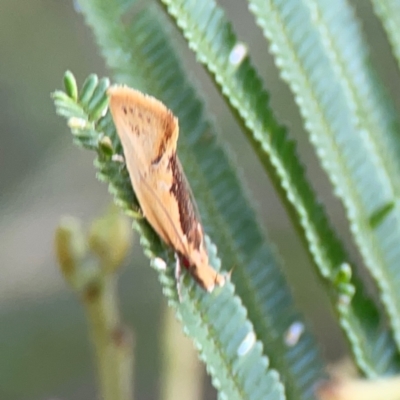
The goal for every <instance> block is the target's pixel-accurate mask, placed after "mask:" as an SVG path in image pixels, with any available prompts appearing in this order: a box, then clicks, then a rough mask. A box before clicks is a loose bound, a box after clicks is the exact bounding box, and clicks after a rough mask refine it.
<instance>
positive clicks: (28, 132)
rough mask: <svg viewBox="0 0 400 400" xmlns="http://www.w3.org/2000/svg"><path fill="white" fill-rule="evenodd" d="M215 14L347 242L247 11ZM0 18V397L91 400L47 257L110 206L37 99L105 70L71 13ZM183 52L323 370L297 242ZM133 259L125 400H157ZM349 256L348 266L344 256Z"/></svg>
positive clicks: (382, 68)
mask: <svg viewBox="0 0 400 400" xmlns="http://www.w3.org/2000/svg"><path fill="white" fill-rule="evenodd" d="M221 5H223V7H224V8H225V9H226V11H227V13H228V15H229V17H230V18H232V20H233V23H234V26H235V27H236V29H237V31H238V32H239V36H240V37H241V39H243V40H244V41H246V42H247V43H249V46H250V48H251V49H252V55H253V56H254V60H255V63H256V65H259V66H262V67H261V68H260V69H259V70H260V71H261V73H262V76H263V79H264V80H265V81H266V82H267V85H268V88H269V89H270V90H271V93H272V105H273V107H274V109H275V110H276V111H277V113H278V115H279V116H281V117H282V118H283V119H284V120H285V121H287V122H288V125H289V126H290V128H291V133H292V134H293V135H294V137H296V138H297V139H299V140H298V143H299V146H300V153H301V155H302V156H303V159H304V160H305V162H306V164H307V166H308V170H307V174H308V175H309V176H310V177H311V178H312V179H313V182H314V183H315V186H316V187H317V189H318V191H319V193H320V195H321V197H322V198H323V199H324V200H326V203H327V204H328V205H329V206H330V207H329V213H330V215H331V217H332V221H333V222H334V224H335V226H336V227H337V228H338V229H339V232H340V233H341V235H342V236H343V237H344V238H349V235H348V232H347V227H346V224H345V223H344V217H343V212H342V209H341V206H340V205H339V204H338V202H337V201H336V200H335V199H334V198H333V197H332V196H331V194H330V188H329V186H328V185H327V181H326V179H325V177H324V175H323V174H322V173H321V171H320V169H319V166H318V163H316V161H315V158H314V156H313V153H312V150H311V148H310V147H309V145H308V144H307V140H306V139H305V135H304V132H303V131H302V129H301V126H302V123H301V121H300V119H299V115H298V112H297V110H296V107H295V105H294V102H293V99H292V98H291V95H290V94H289V93H288V91H287V88H286V87H285V85H284V84H282V82H281V81H280V80H279V78H278V73H277V71H276V70H275V68H274V66H273V64H272V59H271V57H269V56H268V55H267V51H266V46H265V41H264V39H263V38H262V35H261V33H260V31H259V30H258V29H257V28H256V27H255V25H254V19H253V17H252V16H251V15H250V14H249V13H248V12H247V11H246V3H245V2H239V1H232V0H229V1H221ZM354 5H355V7H356V12H357V14H358V15H359V16H360V17H361V18H362V21H363V28H364V29H365V31H366V35H367V37H368V40H369V42H370V44H371V54H372V62H373V64H374V65H375V66H376V67H377V70H378V72H379V73H380V75H381V76H383V78H384V81H385V83H386V86H387V87H388V89H389V90H390V91H391V92H392V94H396V93H398V92H399V90H400V86H399V79H398V75H397V70H396V65H395V62H394V60H393V57H392V55H391V53H390V49H389V45H388V43H387V41H386V38H385V35H384V33H383V30H382V28H381V26H380V23H379V21H378V20H377V19H376V18H375V17H374V16H373V14H372V10H371V6H370V4H369V2H367V1H364V0H359V1H354ZM0 8H1V12H0V32H1V35H0V54H1V55H2V57H1V63H0V85H1V89H2V90H1V91H0V105H1V107H0V124H1V125H0V128H1V129H0V132H1V133H2V146H1V147H0V166H1V169H0V187H1V191H0V196H1V202H0V204H1V209H0V210H1V211H0V213H1V215H0V224H1V229H0V239H1V240H0V246H1V247H0V265H1V266H2V279H1V280H0V299H1V303H0V326H1V328H0V353H1V354H2V362H1V363H0V397H1V398H5V399H11V400H14V399H15V400H17V399H18V400H20V399H21V400H22V399H30V400H31V399H43V398H50V397H59V398H73V399H87V398H95V381H94V374H93V370H94V368H93V365H91V362H90V360H91V358H90V357H91V355H90V351H89V350H90V347H89V342H88V340H87V338H86V336H85V323H84V321H83V315H82V311H81V310H80V307H79V305H78V304H77V302H76V300H75V299H74V298H73V296H71V295H70V293H69V292H67V289H66V288H65V285H64V283H63V282H62V279H61V277H60V275H59V273H58V272H57V268H56V265H55V261H54V257H53V255H52V253H51V249H52V235H53V232H54V228H55V226H56V224H57V222H58V219H59V216H60V215H62V214H66V213H68V214H73V215H77V216H80V217H84V218H85V219H87V220H89V219H91V218H92V217H93V216H94V215H96V214H98V210H100V209H102V208H104V206H105V204H107V203H108V201H109V196H108V194H107V193H106V190H105V188H104V187H103V186H101V185H99V184H97V183H96V181H95V180H94V179H93V168H92V166H91V161H90V159H89V157H87V154H86V153H83V152H77V151H76V149H74V148H73V147H72V146H71V144H70V139H69V137H68V135H65V127H64V126H63V124H62V122H61V121H60V120H59V119H57V118H56V116H55V115H54V109H53V106H52V104H51V101H50V100H49V97H48V93H49V92H51V91H53V90H54V89H55V88H56V87H59V86H60V77H61V76H62V74H63V73H64V71H65V70H66V69H71V70H73V71H74V73H75V74H76V75H77V78H78V80H79V81H81V80H82V79H83V78H84V77H85V76H87V75H88V74H89V73H91V72H93V71H95V72H96V73H98V74H99V75H101V74H103V73H104V71H103V68H104V61H103V60H102V59H101V58H99V57H98V55H97V53H98V50H97V49H96V48H95V46H94V44H93V39H92V37H91V34H90V32H89V31H88V29H87V28H86V27H85V25H84V24H83V23H82V18H81V17H80V15H79V14H77V13H76V10H75V9H74V6H73V4H72V2H49V1H43V0H40V1H39V0H33V1H30V2H22V1H11V0H4V1H2V4H1V6H0ZM181 44H182V43H181ZM182 52H183V54H184V55H185V57H186V58H187V62H188V64H189V65H190V67H191V69H192V70H193V74H195V75H196V77H199V80H200V81H201V83H202V85H203V87H204V89H205V91H206V92H207V95H208V98H209V100H210V103H209V104H210V106H209V108H210V109H213V111H214V112H215V114H216V115H218V122H219V124H220V126H221V127H222V129H221V131H222V132H223V136H224V137H229V141H230V142H231V143H232V145H233V147H234V149H235V150H237V151H238V152H240V153H239V154H240V164H241V166H242V167H243V169H244V171H243V174H244V176H245V177H246V178H247V179H246V180H247V182H248V183H249V186H250V187H251V188H252V189H253V192H254V194H255V197H256V198H257V200H258V201H259V202H260V203H262V204H263V207H262V210H260V215H262V218H263V223H265V224H266V225H267V226H268V227H269V230H270V233H271V237H272V238H273V239H274V241H275V242H276V243H277V244H278V246H279V248H280V250H281V254H282V255H283V257H284V258H285V261H286V265H287V268H286V270H285V273H286V274H287V276H288V278H289V281H290V282H291V283H292V284H293V285H294V292H295V296H296V299H297V300H298V303H299V304H300V306H301V307H302V308H303V309H305V310H306V311H307V314H308V315H309V317H310V319H311V320H312V321H314V325H315V328H316V332H317V334H318V336H319V338H320V339H321V340H322V342H323V344H324V348H325V353H326V355H327V356H328V358H329V359H335V358H337V357H338V356H339V355H340V354H342V353H343V342H342V339H341V335H340V333H339V331H338V328H337V327H336V325H335V324H334V323H333V322H332V319H331V317H330V311H329V308H328V307H327V306H326V304H327V301H326V298H325V297H324V294H323V293H322V291H321V289H320V288H319V285H318V284H317V283H316V279H315V277H314V276H313V275H312V274H311V273H310V271H309V268H308V263H309V260H308V259H307V257H306V256H305V253H304V251H303V249H302V248H301V246H300V244H299V241H298V238H297V236H296V235H295V234H294V233H293V231H292V230H291V229H290V228H289V226H288V221H287V217H286V216H285V214H284V213H283V212H282V208H281V206H280V205H279V202H278V201H277V200H276V197H275V195H274V194H273V192H272V190H271V187H270V186H268V182H267V180H266V179H265V177H264V174H263V172H262V171H261V169H260V167H259V165H258V164H257V162H256V161H255V160H254V159H253V157H252V153H251V151H249V148H248V146H247V144H246V143H245V142H244V141H243V138H241V137H240V133H239V130H238V129H237V127H236V125H235V124H234V122H233V119H232V117H231V116H230V115H229V113H228V111H227V109H226V108H225V105H224V104H223V103H222V101H221V100H220V99H219V98H218V96H217V95H216V92H215V90H214V89H213V87H212V86H211V85H210V82H209V80H208V78H207V76H206V75H205V74H204V73H203V72H202V71H201V70H200V69H199V68H198V66H196V65H195V63H194V57H193V56H192V55H191V54H189V53H188V52H187V51H186V50H185V49H184V46H182ZM396 101H397V103H398V96H397V98H396ZM397 105H399V104H397ZM261 182H262V184H261ZM266 199H267V200H266ZM346 241H350V240H347V239H346ZM134 254H135V262H134V263H132V262H130V263H129V264H130V269H129V271H128V270H126V271H124V276H123V279H122V281H121V285H120V286H121V288H120V289H121V293H122V299H121V304H122V308H123V313H124V315H125V316H126V318H125V319H126V321H127V323H128V324H132V325H134V326H135V329H136V333H137V337H136V345H137V346H136V349H137V354H136V361H137V362H138V363H140V365H141V368H140V369H137V370H136V382H137V385H136V387H135V390H136V395H137V396H136V397H135V398H138V399H145V398H156V396H157V393H158V383H157V380H155V376H159V371H160V359H159V356H160V352H161V344H158V343H159V340H160V338H159V327H160V324H159V323H158V321H159V320H160V314H161V305H160V303H161V301H162V299H161V296H160V293H159V287H158V284H157V282H156V279H154V278H155V274H154V272H153V271H151V270H150V269H149V268H146V266H147V262H146V261H145V260H144V259H143V257H141V256H139V255H138V254H140V251H139V250H135V251H134ZM352 254H353V255H355V257H356V258H357V256H356V253H355V251H354V250H352ZM132 264H134V265H133V268H132ZM143 308H146V310H147V312H146V313H143V312H142V310H143ZM210 397H212V394H210V392H209V393H208V395H207V398H210Z"/></svg>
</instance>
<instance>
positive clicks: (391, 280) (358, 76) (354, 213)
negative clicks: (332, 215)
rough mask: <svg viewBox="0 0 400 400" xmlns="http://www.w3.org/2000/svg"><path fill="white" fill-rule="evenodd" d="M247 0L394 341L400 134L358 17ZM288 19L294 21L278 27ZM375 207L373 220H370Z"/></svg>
mask: <svg viewBox="0 0 400 400" xmlns="http://www.w3.org/2000/svg"><path fill="white" fill-rule="evenodd" d="M249 1H250V4H251V9H252V11H253V12H254V14H255V15H256V16H257V21H258V23H259V24H260V26H262V28H263V30H264V34H265V36H266V37H268V38H269V39H270V40H271V42H272V43H273V49H274V54H275V57H276V62H277V65H278V66H279V68H280V69H281V70H282V76H283V78H284V79H285V80H286V81H287V82H288V84H289V86H290V87H291V89H292V91H293V92H294V94H295V96H296V101H297V103H298V105H299V107H300V110H301V113H302V115H303V118H304V120H305V125H306V128H307V130H308V131H309V133H310V139H311V142H312V143H313V145H314V146H315V147H316V150H317V154H318V155H319V157H320V160H321V163H322V165H323V167H324V168H325V170H326V172H327V173H328V176H329V177H330V179H331V182H332V184H333V186H334V188H335V192H336V194H337V195H338V196H339V197H340V198H341V200H342V201H343V204H344V207H345V210H346V213H347V217H348V219H349V221H350V228H351V231H352V233H353V236H354V238H355V241H356V243H357V245H358V247H359V249H360V252H361V254H362V256H363V258H364V262H365V264H366V266H367V267H368V269H369V271H370V272H371V275H372V276H373V277H374V279H375V281H376V284H377V286H378V287H379V289H380V292H381V299H382V302H383V304H384V305H385V307H386V310H387V312H388V314H389V317H390V323H391V326H392V328H393V330H394V337H395V340H396V341H397V346H398V347H399V345H400V291H399V290H398V287H399V284H400V279H399V276H398V272H397V271H398V266H397V264H398V259H399V258H400V247H399V246H398V245H397V243H399V241H400V205H399V204H398V202H396V200H395V198H396V197H398V196H399V194H400V190H399V189H400V186H399V183H400V181H399V175H400V166H399V161H400V158H399V157H398V154H399V149H400V147H399V145H400V142H399V138H398V137H397V136H398V133H397V132H396V131H394V130H393V125H394V124H397V122H396V120H395V118H394V116H393V113H392V111H391V109H392V108H391V105H390V104H389V103H388V101H384V98H383V97H382V95H381V96H379V97H378V94H379V90H377V89H379V87H378V86H377V82H376V80H375V79H374V78H373V76H372V74H371V71H370V69H369V66H368V65H367V64H366V60H365V58H366V45H365V44H364V42H363V40H362V37H361V35H360V32H359V27H358V24H357V22H356V21H355V19H354V16H353V14H352V12H351V10H350V8H349V6H348V5H347V3H346V2H344V1H343V0H341V1H339V2H335V3H334V4H332V3H331V2H329V4H328V3H326V2H324V1H318V2H316V1H300V2H299V1H292V0H289V1H285V2H284V3H283V2H282V1H269V2H261V1H259V0H249ZM288 8H289V9H290V11H289V12H288ZM294 21H296V25H295V26H296V28H295V29H285V28H284V26H286V25H287V26H293V23H294ZM311 26H313V28H311ZM314 26H315V27H316V28H314ZM355 45H357V46H355ZM311 47H312V49H313V51H312V52H310V51H307V49H310V48H311ZM348 54H351V55H352V56H351V57H350V58H349V57H348ZM327 76H329V79H327ZM382 210H386V212H385V213H384V214H382V213H381V211H382ZM377 215H380V217H381V218H380V219H379V222H380V223H379V225H376V224H374V223H372V224H371V221H373V222H374V221H375V219H376V216H377ZM382 216H384V217H385V218H382ZM367 372H368V371H367ZM382 372H383V371H382ZM371 373H372V371H370V372H369V374H371Z"/></svg>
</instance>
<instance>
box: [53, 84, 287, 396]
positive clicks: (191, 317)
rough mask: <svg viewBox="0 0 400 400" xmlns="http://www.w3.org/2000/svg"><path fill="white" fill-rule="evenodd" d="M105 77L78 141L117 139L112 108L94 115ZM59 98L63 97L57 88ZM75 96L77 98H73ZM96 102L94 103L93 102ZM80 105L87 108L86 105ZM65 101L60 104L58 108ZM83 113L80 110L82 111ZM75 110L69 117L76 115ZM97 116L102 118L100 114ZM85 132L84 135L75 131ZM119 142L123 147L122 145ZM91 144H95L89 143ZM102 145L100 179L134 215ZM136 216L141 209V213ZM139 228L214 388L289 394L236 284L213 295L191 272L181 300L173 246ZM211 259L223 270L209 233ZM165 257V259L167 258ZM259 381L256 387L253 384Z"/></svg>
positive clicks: (128, 191)
mask: <svg viewBox="0 0 400 400" xmlns="http://www.w3.org/2000/svg"><path fill="white" fill-rule="evenodd" d="M104 82H105V80H103V81H100V82H99V83H98V85H97V87H96V90H95V91H94V93H93V97H92V98H91V99H90V100H91V101H90V102H89V103H88V104H89V107H88V111H89V112H88V114H87V120H88V121H90V122H91V123H93V124H94V125H97V126H101V127H102V129H95V130H93V129H87V128H84V127H83V128H76V129H75V130H74V131H73V134H74V136H75V140H82V141H81V145H82V146H83V147H86V146H85V143H96V142H97V143H98V144H99V143H100V141H101V140H103V139H104V137H108V138H110V141H111V143H116V142H117V141H118V139H117V134H116V132H115V128H114V125H113V123H112V119H111V117H110V114H109V113H108V114H107V115H106V116H105V117H103V118H102V120H101V121H97V120H96V119H93V118H91V117H90V115H92V114H93V113H94V114H96V113H95V111H96V107H95V106H96V105H97V104H99V99H101V98H103V97H106V94H105V90H106V88H107V86H106V85H105V84H104ZM55 97H58V98H59V97H60V92H56V94H55ZM71 100H72V99H71ZM90 104H92V106H90ZM76 105H77V106H78V107H79V106H81V108H82V112H83V111H84V110H83V105H82V104H79V103H76ZM59 107H60V105H58V106H57V110H58V109H59ZM79 115H80V113H79ZM73 117H74V115H70V116H69V118H73ZM97 118H98V117H97ZM98 122H99V123H98ZM77 131H80V134H79V136H77V135H76V132H77ZM117 147H118V146H117ZM89 148H90V149H92V146H90V147H89ZM101 149H102V148H101V146H100V145H99V146H98V147H97V159H96V161H95V165H96V168H97V169H98V171H99V173H98V177H99V179H100V180H102V181H105V182H107V183H108V184H109V189H110V192H111V193H112V194H113V195H114V196H115V198H116V201H117V203H119V205H120V206H122V207H123V208H124V209H125V211H126V212H127V213H128V214H129V215H132V216H133V215H135V214H136V213H135V211H136V210H137V208H138V204H137V201H136V199H135V196H134V193H133V192H132V188H131V184H130V180H129V176H128V173H127V171H126V168H125V167H124V166H123V165H122V164H121V163H120V162H119V161H115V160H114V159H113V157H112V155H110V154H108V152H106V153H104V152H102V150H101ZM136 215H137V214H136ZM134 226H135V228H136V229H137V230H138V232H139V233H140V235H141V244H142V246H143V247H144V250H145V253H146V255H147V256H148V257H149V258H150V259H151V260H152V263H153V266H154V267H155V268H156V269H157V270H158V272H159V278H160V282H161V284H162V287H163V292H164V294H165V295H166V296H167V298H168V300H169V302H170V304H171V305H172V306H173V307H174V308H175V309H176V311H177V315H178V317H179V318H181V319H182V322H183V323H184V326H185V330H186V331H187V333H188V334H189V335H190V336H191V337H192V338H193V339H194V341H195V344H196V346H197V347H198V349H199V352H200V355H201V357H202V358H203V359H204V361H205V362H206V364H207V368H208V370H209V372H210V374H211V376H212V378H213V383H214V385H215V387H216V388H217V389H218V390H220V392H221V393H222V394H223V396H224V397H225V398H226V399H243V400H244V399H261V398H266V397H269V398H271V399H276V400H280V399H284V398H285V396H284V393H283V386H282V384H281V383H280V382H279V376H278V374H277V373H276V372H275V371H273V370H269V369H268V359H267V358H266V357H265V356H263V354H262V344H261V343H260V342H259V341H257V339H256V334H255V332H254V330H253V326H252V324H251V323H250V321H249V320H248V319H247V317H246V314H247V312H246V309H245V308H244V307H243V305H242V304H241V301H240V299H239V298H238V297H237V296H235V294H234V287H233V285H232V284H231V283H230V282H228V283H227V284H226V285H225V286H224V287H223V288H218V289H216V290H214V292H213V293H212V294H210V293H206V292H205V291H204V290H202V289H200V288H199V287H198V285H197V284H196V283H195V282H194V280H193V279H192V278H191V277H190V276H189V275H188V274H186V276H185V279H184V281H183V284H182V289H183V292H182V297H183V301H182V302H179V300H178V298H177V291H176V281H175V279H174V265H175V259H174V256H173V254H172V251H171V250H169V249H166V248H165V246H163V245H162V244H161V242H160V239H159V238H158V237H157V236H156V235H155V233H154V232H153V230H152V229H151V228H150V226H149V225H148V224H147V222H146V221H145V219H143V218H139V219H135V222H134ZM206 240H207V247H208V249H209V256H210V264H211V265H213V266H214V268H216V269H218V266H219V265H220V260H219V259H218V258H217V255H216V247H215V245H213V244H212V243H211V242H210V241H209V240H208V238H206ZM163 260H166V261H163ZM253 380H255V386H253V385H252V384H249V382H252V383H253Z"/></svg>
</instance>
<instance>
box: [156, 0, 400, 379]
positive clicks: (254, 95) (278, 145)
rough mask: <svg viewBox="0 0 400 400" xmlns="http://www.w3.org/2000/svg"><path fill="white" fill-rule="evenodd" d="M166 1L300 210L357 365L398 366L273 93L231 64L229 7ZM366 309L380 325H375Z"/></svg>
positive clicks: (379, 369) (245, 66)
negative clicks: (280, 119) (274, 106)
mask: <svg viewBox="0 0 400 400" xmlns="http://www.w3.org/2000/svg"><path fill="white" fill-rule="evenodd" d="M161 1H162V3H164V4H165V5H166V6H167V9H168V12H169V13H170V14H171V15H172V16H173V17H174V18H175V19H176V22H177V25H178V26H179V27H180V28H181V29H182V31H183V34H184V36H185V37H186V39H187V40H188V43H189V46H190V47H191V48H192V49H193V50H194V51H195V53H196V55H197V58H198V59H199V60H200V61H201V62H203V63H204V64H205V65H206V67H207V68H208V70H209V71H210V72H211V73H212V74H213V76H214V79H215V81H216V82H217V83H218V84H219V85H220V86H221V89H222V92H223V93H224V95H225V96H226V98H227V100H228V101H229V103H230V106H231V107H232V108H233V109H234V111H235V113H237V114H238V115H239V117H240V118H242V123H243V125H244V126H245V127H246V128H247V130H246V133H247V137H248V138H249V140H250V142H251V143H252V145H253V147H254V148H255V150H256V153H257V155H258V156H259V158H260V160H261V161H262V162H263V164H264V166H266V167H267V169H268V171H269V173H270V176H272V179H273V181H274V182H275V184H276V186H277V188H278V190H280V192H281V194H283V195H284V196H283V197H285V196H286V198H287V200H289V202H287V201H286V206H288V208H289V213H291V215H292V216H293V210H294V211H295V214H297V218H298V220H299V221H300V224H301V227H302V228H303V229H304V238H305V239H306V241H307V242H308V246H309V250H310V253H311V254H312V257H313V259H314V261H315V263H316V265H317V266H318V268H319V271H320V273H321V275H322V276H323V277H324V278H325V279H326V281H325V282H326V283H327V284H328V287H329V289H330V294H331V299H332V302H333V305H334V307H335V309H336V311H337V312H338V315H339V319H340V324H341V326H342V327H343V329H344V331H345V333H346V335H347V338H348V340H349V342H350V344H351V346H352V350H353V353H354V355H355V359H356V362H357V364H358V366H359V367H360V368H361V370H363V371H364V372H365V373H366V374H367V375H369V376H376V375H378V374H381V373H387V372H389V371H392V372H393V371H397V370H398V369H399V366H400V364H399V363H400V360H399V357H398V355H397V352H396V347H395V345H394V343H393V340H392V338H391V336H390V332H389V331H388V330H387V328H385V327H384V325H382V324H381V322H382V321H379V320H380V318H379V313H378V312H377V309H376V306H375V305H374V304H373V302H372V301H371V300H369V299H368V298H367V297H366V296H365V294H364V293H363V287H362V284H361V283H360V280H359V279H358V278H357V277H356V276H355V275H354V273H353V276H352V277H351V276H349V280H348V281H346V283H345V285H344V286H343V284H342V283H343V282H342V283H340V284H339V283H338V281H337V279H336V278H337V276H338V275H340V273H341V270H342V268H347V266H348V256H347V254H346V253H345V251H344V249H343V246H342V244H341V243H340V241H339V240H338V238H337V237H336V235H335V233H334V232H333V230H332V228H331V227H330V225H329V223H328V220H327V218H326V215H325V213H324V210H323V208H322V207H321V205H320V204H319V202H318V200H317V199H316V196H315V194H314V192H313V190H312V188H311V186H310V184H309V183H308V181H307V180H306V178H305V175H304V171H303V167H302V166H301V164H300V163H299V161H298V157H297V155H296V153H295V149H294V145H293V143H292V142H291V141H290V140H288V139H287V137H286V134H285V132H284V130H283V128H282V127H281V126H280V125H279V124H278V123H277V122H276V118H275V117H274V115H273V113H272V111H271V110H270V108H269V107H268V96H267V94H266V92H265V91H264V90H263V88H262V83H261V80H260V78H259V77H258V75H257V73H256V71H255V70H254V68H253V67H252V65H251V63H250V60H249V58H248V57H244V58H243V61H242V62H241V63H240V64H239V65H237V64H233V63H232V62H230V60H231V58H230V55H231V53H232V51H234V50H235V46H236V45H237V44H238V41H237V39H236V36H235V35H234V33H233V31H232V27H231V25H230V24H229V22H228V21H227V19H226V18H225V16H224V14H223V11H222V10H221V9H220V8H219V7H218V6H217V5H216V4H215V2H214V1H211V0H209V1H205V2H201V3H198V2H193V1H189V0H161ZM261 3H262V4H260V8H262V9H263V10H264V9H265V5H264V2H261ZM284 3H285V4H287V7H286V8H285V11H286V12H287V13H288V14H290V15H291V8H292V7H293V5H290V4H289V2H284ZM302 17H303V15H302V14H299V15H296V18H298V19H301V18H302ZM296 26H297V24H296V21H295V20H293V21H290V23H288V24H287V25H283V24H282V26H281V28H282V29H287V30H288V31H296ZM303 44H304V47H303V48H302V51H303V52H307V49H309V48H310V47H309V46H308V43H307V42H305V43H303ZM292 62H294V61H293V60H292ZM319 76H321V75H319ZM314 78H315V79H317V78H318V76H316V77H314ZM307 101H308V100H307ZM323 104H325V103H323ZM338 107H339V109H340V107H341V105H340V103H339V104H338V105H337V106H336V108H335V109H333V110H331V113H330V115H332V114H333V115H334V114H335V112H337V109H338ZM267 156H268V157H269V158H268V159H267ZM372 172H373V171H372ZM292 207H293V208H292ZM343 289H344V290H343ZM354 289H355V295H354V296H353V297H352V295H351V293H350V292H354ZM349 293H350V295H349ZM399 304H400V303H399ZM366 313H367V315H368V318H369V320H370V321H374V324H369V321H368V319H366ZM378 321H379V322H378ZM383 343H384V345H382V344H383Z"/></svg>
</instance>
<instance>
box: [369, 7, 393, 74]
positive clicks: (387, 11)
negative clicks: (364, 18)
mask: <svg viewBox="0 0 400 400" xmlns="http://www.w3.org/2000/svg"><path fill="white" fill-rule="evenodd" d="M371 2H372V5H373V7H374V11H375V13H376V15H377V16H378V17H379V19H380V20H381V22H382V25H383V27H384V29H385V31H386V34H387V36H388V39H389V42H390V44H391V46H392V49H393V53H394V55H395V57H396V60H397V65H398V67H399V69H400V31H399V26H400V1H399V0H371Z"/></svg>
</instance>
